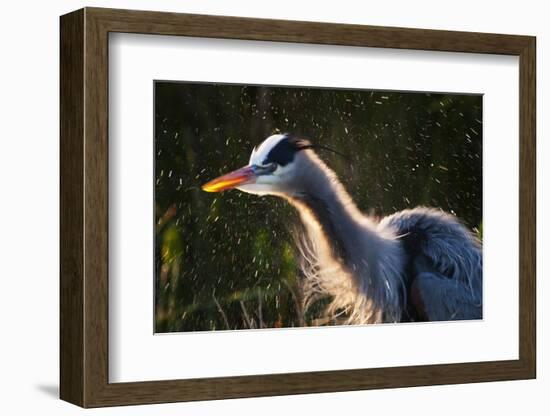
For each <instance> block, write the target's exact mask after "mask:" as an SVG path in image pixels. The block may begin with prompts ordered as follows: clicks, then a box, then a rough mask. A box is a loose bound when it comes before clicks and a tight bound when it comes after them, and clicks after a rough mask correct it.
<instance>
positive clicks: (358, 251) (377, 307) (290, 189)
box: [203, 134, 482, 324]
mask: <svg viewBox="0 0 550 416" xmlns="http://www.w3.org/2000/svg"><path fill="white" fill-rule="evenodd" d="M317 147H322V146H315V145H313V144H312V143H311V142H310V141H308V140H306V139H303V138H300V137H296V136H293V135H291V134H275V135H272V136H270V137H268V138H267V139H266V140H264V141H263V142H262V143H261V144H260V145H259V146H257V147H255V148H254V150H253V151H252V155H251V156H250V162H249V164H248V165H247V166H245V167H243V168H241V169H238V170H236V171H234V172H231V173H228V174H226V175H223V176H221V177H219V178H217V179H214V180H212V181H210V182H208V183H207V184H205V185H204V186H203V189H204V190H205V191H208V192H219V191H223V190H226V189H232V188H237V189H239V190H241V191H244V192H248V193H251V194H256V195H275V196H278V197H282V198H284V199H286V200H287V201H288V202H290V203H291V204H292V205H293V206H294V207H295V208H296V209H297V210H298V212H299V214H300V218H301V220H302V223H303V225H304V228H305V233H303V235H302V236H301V238H300V244H299V247H300V253H301V257H302V261H301V265H302V270H303V272H304V274H305V293H306V295H307V296H306V298H307V299H311V298H315V297H316V296H318V295H330V296H331V297H332V301H331V304H330V306H329V308H328V313H329V316H336V314H337V313H341V314H343V316H345V317H346V318H345V322H346V323H354V324H355V323H361V324H364V323H383V322H404V321H441V320H466V319H480V318H481V316H482V252H481V243H480V241H479V240H478V239H477V237H476V236H475V235H474V234H473V233H472V232H470V231H469V230H468V229H467V228H466V227H465V226H464V225H462V224H461V223H460V221H459V220H457V219H456V218H455V217H454V216H452V215H450V214H446V213H444V212H442V211H441V210H436V209H430V208H424V207H417V208H413V209H407V210H404V211H401V212H397V213H395V214H393V215H390V216H388V217H385V218H383V219H382V220H381V221H377V220H375V219H372V218H369V217H368V216H366V215H363V214H362V213H361V212H360V211H359V210H358V208H357V207H356V205H355V203H354V202H353V200H352V199H351V197H350V196H349V194H348V193H347V192H346V190H345V189H344V187H343V186H342V184H341V182H340V181H339V180H338V177H337V176H336V174H335V173H334V172H333V171H332V170H331V169H330V168H329V167H328V166H327V165H326V164H325V163H324V162H323V161H322V160H321V159H320V158H319V157H318V155H317V154H316V153H315V151H314V149H315V148H317ZM331 314H332V315H331Z"/></svg>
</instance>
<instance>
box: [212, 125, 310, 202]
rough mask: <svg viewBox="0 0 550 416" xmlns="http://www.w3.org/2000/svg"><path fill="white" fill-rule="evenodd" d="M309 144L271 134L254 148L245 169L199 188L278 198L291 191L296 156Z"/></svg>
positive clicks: (298, 157)
mask: <svg viewBox="0 0 550 416" xmlns="http://www.w3.org/2000/svg"><path fill="white" fill-rule="evenodd" d="M311 147H312V144H311V143H310V142H309V141H308V140H306V139H302V138H298V137H295V136H292V135H290V134H274V135H272V136H269V137H268V138H267V139H265V140H264V141H263V142H262V143H261V144H260V145H259V146H256V147H254V150H253V151H252V154H251V155H250V161H249V163H248V165H246V166H244V167H242V168H240V169H237V170H235V171H233V172H230V173H227V174H225V175H222V176H220V177H219V178H216V179H214V180H212V181H210V182H208V183H206V184H204V185H203V186H202V189H203V190H205V191H207V192H221V191H225V190H227V189H233V188H236V189H239V190H241V191H243V192H248V193H251V194H256V195H268V194H274V195H280V194H285V193H288V192H291V191H292V186H293V184H294V182H295V180H296V177H297V164H298V163H299V159H300V152H301V151H302V150H305V149H310V148H311Z"/></svg>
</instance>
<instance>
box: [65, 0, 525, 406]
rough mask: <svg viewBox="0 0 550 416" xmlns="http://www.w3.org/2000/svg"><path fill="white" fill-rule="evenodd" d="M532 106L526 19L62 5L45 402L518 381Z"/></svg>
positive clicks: (522, 345)
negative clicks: (417, 21) (53, 346)
mask: <svg viewBox="0 0 550 416" xmlns="http://www.w3.org/2000/svg"><path fill="white" fill-rule="evenodd" d="M535 103H536V99H535V38H533V37H529V36H517V35H499V34H485V33H465V32H450V31H434V30H421V29H403V28H389V27H373V26H360V25H340V24H326V23H314V22H296V21H278V20H265V19H250V18H239V17H225V16H204V15H187V14H175V13H158V12H145V11H128V10H113V9H98V8H85V9H82V10H78V11H75V12H73V13H70V14H68V15H65V16H62V17H61V305H60V309H61V311H60V312H61V316H60V322H61V352H60V354H61V389H60V395H61V398H62V399H64V400H67V401H69V402H71V403H75V404H77V405H80V406H83V407H98V406H110V405H123V404H145V403H161V402H174V401H189V400H209V399H221V398H233V397H254V396H266V395H283V394H298V393H314V392H331V391H346V390H359V389H372V388H395V387H407V386H420V385H435V384H451V383H467V382H482V381H498V380H514V379H527V378H534V377H535V375H536V349H535V345H536V334H535ZM503 259H506V261H502V260H503Z"/></svg>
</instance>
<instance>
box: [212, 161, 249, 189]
mask: <svg viewBox="0 0 550 416" xmlns="http://www.w3.org/2000/svg"><path fill="white" fill-rule="evenodd" d="M256 177H257V176H256V173H255V172H254V167H252V166H245V167H243V168H240V169H237V170H235V171H233V172H230V173H227V174H225V175H223V176H220V177H219V178H216V179H213V180H211V181H210V182H208V183H205V184H204V185H203V186H202V190H203V191H206V192H221V191H225V190H227V189H233V188H236V187H238V186H239V185H244V184H247V183H254V182H255V181H256Z"/></svg>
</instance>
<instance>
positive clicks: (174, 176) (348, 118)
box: [155, 82, 482, 332]
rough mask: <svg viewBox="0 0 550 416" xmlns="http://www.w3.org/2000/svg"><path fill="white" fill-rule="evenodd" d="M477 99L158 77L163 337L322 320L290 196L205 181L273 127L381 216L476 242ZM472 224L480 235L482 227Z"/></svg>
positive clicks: (240, 160)
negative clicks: (436, 223) (320, 149)
mask: <svg viewBox="0 0 550 416" xmlns="http://www.w3.org/2000/svg"><path fill="white" fill-rule="evenodd" d="M481 120H482V110H481V96H478V95H452V94H425V93H400V92H385V91H361V90H329V89H307V88H286V87H261V86H241V85H216V84H189V83H174V82H157V83H155V152H156V153H155V154H156V157H155V204H156V220H157V226H156V232H155V238H156V255H155V261H156V263H155V264H156V295H155V296H156V299H155V301H156V315H155V316H156V328H155V329H156V331H157V332H171V331H199V330H212V329H242V328H251V327H253V328H258V327H291V326H302V325H314V324H318V323H319V321H317V320H316V319H317V318H318V317H319V315H320V313H321V310H322V308H323V306H324V303H325V301H324V300H321V301H319V302H318V303H317V304H315V305H314V306H313V307H312V308H311V309H310V310H308V312H307V313H304V311H303V310H302V308H301V302H302V299H301V295H300V290H299V285H298V279H299V270H298V267H297V264H296V261H295V253H294V244H293V241H292V236H291V235H290V232H289V229H290V228H291V226H292V224H293V223H295V222H297V221H298V219H297V215H296V213H295V212H294V211H293V209H292V208H290V207H289V206H288V205H287V204H286V203H285V202H284V201H282V200H279V199H277V198H274V197H263V198H260V197H256V196H252V195H248V194H244V193H241V192H239V191H228V192H225V193H222V194H208V193H205V192H203V191H201V189H200V185H201V184H203V183H205V182H207V181H208V180H210V179H212V178H214V177H217V176H219V175H220V174H223V173H226V172H228V171H230V170H233V169H235V168H238V167H241V166H243V165H245V164H247V162H248V158H249V156H250V152H251V150H252V148H253V146H254V145H256V144H258V143H259V142H261V141H262V140H263V139H264V138H265V137H267V136H269V135H270V134H273V133H275V132H284V131H290V132H293V133H296V134H302V135H304V136H306V137H308V138H310V139H311V140H313V141H314V142H315V143H319V144H324V145H328V146H331V147H334V148H336V149H337V150H339V151H340V152H342V153H345V154H347V155H349V158H348V159H345V158H342V157H340V156H338V155H335V154H332V153H328V152H326V153H322V154H321V157H322V158H323V159H325V160H326V161H327V163H328V164H329V165H330V166H331V167H332V168H333V169H334V170H335V171H336V173H337V174H338V175H339V176H340V178H341V179H342V182H343V183H344V185H345V186H346V188H347V189H348V190H349V191H350V193H351V195H352V196H353V197H354V199H355V201H356V203H357V205H358V206H359V207H360V208H361V209H362V210H364V211H365V212H367V213H369V214H371V215H374V216H383V215H388V214H391V213H393V212H395V211H397V210H401V209H405V208H410V207H414V206H417V205H427V206H435V207H440V208H442V209H444V210H446V211H449V212H451V213H453V214H455V215H457V216H458V217H459V218H461V219H462V220H463V221H464V222H465V223H466V224H468V225H469V226H470V227H471V228H472V229H475V227H478V228H477V229H478V230H479V235H480V236H481V225H480V224H481V213H482V209H481V208H482V207H481V202H482V198H481V190H482V180H481V154H482V151H481V145H482V137H481V134H482V125H481ZM477 229H476V230H477Z"/></svg>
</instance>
